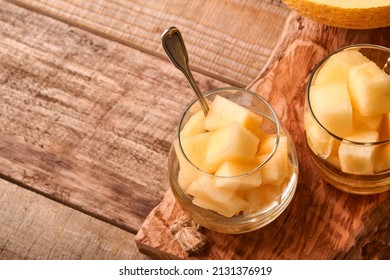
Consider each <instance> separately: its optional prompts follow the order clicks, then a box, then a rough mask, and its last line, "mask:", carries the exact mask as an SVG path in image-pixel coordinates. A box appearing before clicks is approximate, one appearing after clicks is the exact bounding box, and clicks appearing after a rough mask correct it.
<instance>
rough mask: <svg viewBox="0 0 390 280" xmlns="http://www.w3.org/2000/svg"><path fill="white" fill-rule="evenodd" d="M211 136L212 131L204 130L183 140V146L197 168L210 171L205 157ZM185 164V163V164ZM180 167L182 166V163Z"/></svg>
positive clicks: (188, 157)
mask: <svg viewBox="0 0 390 280" xmlns="http://www.w3.org/2000/svg"><path fill="white" fill-rule="evenodd" d="M210 138H211V133H210V132H204V133H200V134H197V135H195V136H191V137H188V138H185V139H183V140H182V141H181V146H182V149H183V151H184V154H185V156H186V157H187V159H188V160H189V161H190V162H192V164H193V165H195V166H196V167H197V168H199V169H201V170H203V171H205V172H208V169H207V166H206V165H205V164H204V157H205V151H206V147H207V145H208V142H209V139H210ZM183 166H185V165H183ZM180 168H182V166H181V165H180Z"/></svg>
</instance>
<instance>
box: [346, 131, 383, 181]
mask: <svg viewBox="0 0 390 280" xmlns="http://www.w3.org/2000/svg"><path fill="white" fill-rule="evenodd" d="M346 139H348V140H351V141H355V142H364V143H367V142H376V141H378V139H379V135H378V132H377V131H363V132H357V133H354V134H351V135H348V136H347V137H346ZM375 150H376V147H375V146H363V145H354V144H349V143H345V142H341V143H340V147H339V158H340V165H341V170H342V171H343V172H345V173H350V174H356V175H372V174H374V163H375Z"/></svg>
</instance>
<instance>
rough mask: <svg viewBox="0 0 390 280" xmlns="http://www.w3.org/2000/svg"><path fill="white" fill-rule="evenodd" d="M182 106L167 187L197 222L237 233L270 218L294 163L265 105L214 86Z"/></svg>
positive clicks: (290, 188) (284, 202)
mask: <svg viewBox="0 0 390 280" xmlns="http://www.w3.org/2000/svg"><path fill="white" fill-rule="evenodd" d="M205 98H206V100H207V102H208V104H209V107H210V110H209V112H208V114H207V116H206V117H205V115H204V113H203V111H202V110H201V109H200V106H199V102H198V101H197V100H195V101H194V102H192V103H191V104H190V105H189V107H188V108H187V109H186V110H185V112H184V113H183V115H182V118H181V120H180V123H179V126H178V133H177V136H176V137H175V139H174V141H173V145H172V148H171V151H170V155H169V161H168V169H169V180H170V183H171V189H172V191H173V194H174V195H175V197H176V199H177V200H178V202H179V203H180V204H181V206H182V208H183V210H184V211H185V212H186V213H187V214H188V215H189V216H190V217H191V218H192V219H193V220H194V221H196V222H197V223H199V224H200V225H202V226H204V227H206V228H208V229H211V230H214V231H218V232H222V233H229V234H238V233H243V232H249V231H253V230H256V229H258V228H260V227H263V226H265V225H267V224H268V223H270V222H271V221H273V220H274V219H275V218H276V217H278V216H279V215H280V214H281V213H282V212H283V211H284V210H285V208H286V207H287V206H288V204H289V203H290V201H291V199H292V197H293V196H294V193H295V189H296V185H297V179H298V160H297V155H296V151H295V148H294V145H293V142H292V141H291V138H290V136H289V134H288V132H287V131H286V129H285V127H284V126H283V125H282V124H281V123H280V122H279V119H278V117H277V115H276V114H275V111H274V110H273V108H272V107H271V106H270V105H269V104H268V103H267V102H266V101H265V100H264V99H263V98H262V97H260V96H259V95H258V94H256V93H253V92H251V91H248V90H245V89H241V88H234V87H231V88H221V89H216V90H212V91H210V92H208V93H206V94H205Z"/></svg>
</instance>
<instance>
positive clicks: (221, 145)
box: [204, 122, 260, 172]
mask: <svg viewBox="0 0 390 280" xmlns="http://www.w3.org/2000/svg"><path fill="white" fill-rule="evenodd" d="M259 141H260V140H259V139H258V138H257V137H256V136H255V135H254V134H253V133H251V132H250V131H249V130H247V129H246V128H244V127H242V126H241V125H240V124H239V123H237V122H233V123H231V124H230V125H228V126H227V127H224V128H220V129H218V130H216V131H214V132H212V133H211V136H210V140H209V141H208V144H207V147H206V150H205V157H204V165H205V168H206V169H207V170H208V171H213V172H215V171H216V170H217V169H218V167H219V166H220V165H221V163H222V162H224V161H251V160H253V159H254V158H255V156H256V152H257V146H258V144H259Z"/></svg>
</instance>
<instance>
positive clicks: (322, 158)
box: [304, 44, 390, 195]
mask: <svg viewBox="0 0 390 280" xmlns="http://www.w3.org/2000/svg"><path fill="white" fill-rule="evenodd" d="M347 50H357V51H359V52H360V53H361V54H363V55H364V56H366V57H367V58H369V59H370V60H371V61H373V62H374V63H375V64H377V65H378V66H379V68H381V69H383V67H384V65H385V64H386V61H387V60H388V58H389V57H390V49H388V48H385V47H382V46H378V45H372V44H358V45H351V46H346V47H344V48H341V49H339V50H336V51H335V52H333V53H331V54H330V55H328V56H326V57H325V58H324V59H323V60H322V61H321V62H320V63H319V64H318V65H317V66H316V68H315V69H314V70H313V72H312V74H311V75H310V77H309V81H308V84H307V88H306V102H305V109H304V110H305V111H304V115H305V116H304V125H305V135H306V143H307V147H308V151H309V153H310V157H311V159H312V161H313V162H314V164H315V166H316V167H317V169H318V171H319V173H320V175H321V176H322V177H323V178H324V179H325V180H326V181H327V182H328V183H330V184H331V185H333V186H334V187H336V188H338V189H340V190H342V191H345V192H348V193H354V194H363V195H367V194H376V193H381V192H384V191H387V190H389V189H390V139H389V137H387V138H385V139H380V141H377V142H357V141H352V140H350V139H345V138H343V137H339V136H337V135H335V134H334V133H332V132H331V131H329V130H328V129H327V128H326V127H325V126H324V125H323V124H322V123H321V122H320V121H319V120H318V118H317V116H316V115H315V113H314V111H313V107H312V104H311V99H310V90H311V87H312V85H314V84H315V81H316V77H317V75H318V73H319V71H320V70H321V69H322V67H323V66H324V65H325V63H326V62H327V61H328V59H329V58H331V57H332V56H333V55H335V54H336V53H339V52H343V51H347ZM342 121H343V120H340V122H342ZM309 128H310V129H309ZM313 129H316V131H315V130H314V131H315V134H316V135H313ZM340 145H343V148H345V149H348V150H350V151H355V152H356V154H357V155H358V156H357V158H355V159H354V160H355V163H356V165H357V166H358V167H359V166H360V169H359V171H358V172H354V171H348V172H346V171H345V170H344V172H343V171H342V168H341V165H340V159H339V156H338V152H339V148H340ZM367 154H374V155H376V156H375V157H374V159H375V162H373V163H369V162H367V161H366V157H365V156H364V155H367ZM359 155H361V159H360V158H359ZM369 164H373V166H374V169H373V170H372V168H368V167H369Z"/></svg>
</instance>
